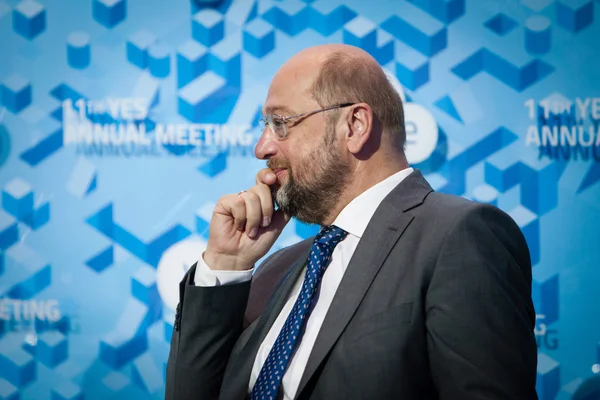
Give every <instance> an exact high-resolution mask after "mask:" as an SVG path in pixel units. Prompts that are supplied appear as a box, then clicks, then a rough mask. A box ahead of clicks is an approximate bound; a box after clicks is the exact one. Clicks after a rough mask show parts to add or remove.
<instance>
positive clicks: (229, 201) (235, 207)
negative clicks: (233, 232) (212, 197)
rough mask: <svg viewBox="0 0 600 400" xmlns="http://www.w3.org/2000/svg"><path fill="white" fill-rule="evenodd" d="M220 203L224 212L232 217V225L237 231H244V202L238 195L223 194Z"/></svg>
mask: <svg viewBox="0 0 600 400" xmlns="http://www.w3.org/2000/svg"><path fill="white" fill-rule="evenodd" d="M220 204H221V206H222V208H223V211H225V213H226V214H229V215H231V216H232V217H233V226H235V229H237V230H238V231H242V232H243V231H244V229H245V226H246V202H245V201H244V199H242V198H241V196H240V195H229V196H225V197H223V198H222V199H221V200H220Z"/></svg>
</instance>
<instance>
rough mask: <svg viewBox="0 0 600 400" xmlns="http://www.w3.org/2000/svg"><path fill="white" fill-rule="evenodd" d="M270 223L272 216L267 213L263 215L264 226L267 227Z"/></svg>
mask: <svg viewBox="0 0 600 400" xmlns="http://www.w3.org/2000/svg"><path fill="white" fill-rule="evenodd" d="M270 223H271V218H270V217H268V216H267V215H265V216H264V217H263V224H262V226H263V228H266V227H267V226H269V224H270Z"/></svg>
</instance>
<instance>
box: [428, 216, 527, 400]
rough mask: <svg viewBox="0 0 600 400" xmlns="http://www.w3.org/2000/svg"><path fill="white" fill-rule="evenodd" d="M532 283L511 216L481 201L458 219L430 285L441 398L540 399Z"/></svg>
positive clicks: (432, 349) (434, 365)
mask: <svg viewBox="0 0 600 400" xmlns="http://www.w3.org/2000/svg"><path fill="white" fill-rule="evenodd" d="M531 280H532V277H531V261H530V256H529V250H528V248H527V244H526V242H525V239H524V237H523V235H522V233H521V230H520V229H519V227H518V226H517V225H516V224H515V223H514V221H513V220H512V219H511V218H510V217H509V216H508V215H506V214H505V213H504V212H502V211H501V210H499V209H497V208H495V207H492V206H487V205H478V206H476V207H473V208H472V209H471V210H470V211H468V212H466V213H464V215H462V216H461V217H458V218H457V220H456V221H455V222H454V226H453V227H452V228H451V229H450V232H449V233H448V235H447V237H446V238H445V240H444V243H443V244H442V247H441V249H440V253H439V257H438V260H437V262H436V265H435V267H434V270H433V272H432V275H431V280H430V285H429V288H428V289H427V300H426V312H427V316H426V325H427V344H428V354H429V361H430V367H431V371H432V376H433V380H434V383H435V385H436V387H437V390H438V393H439V398H440V399H452V400H454V399H463V400H470V399H473V400H474V399H482V400H483V399H489V400H491V399H494V400H496V399H506V400H513V399H523V400H528V399H537V394H536V391H535V384H536V368H537V346H536V342H535V336H534V326H535V311H534V307H533V303H532V299H531Z"/></svg>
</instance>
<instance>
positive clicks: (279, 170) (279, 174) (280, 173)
mask: <svg viewBox="0 0 600 400" xmlns="http://www.w3.org/2000/svg"><path fill="white" fill-rule="evenodd" d="M273 172H274V173H275V176H277V178H281V177H282V176H283V174H285V173H286V172H287V169H286V168H275V169H274V170H273Z"/></svg>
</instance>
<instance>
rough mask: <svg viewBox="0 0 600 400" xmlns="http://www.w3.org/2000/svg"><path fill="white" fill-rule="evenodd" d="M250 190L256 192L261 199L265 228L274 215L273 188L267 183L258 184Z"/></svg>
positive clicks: (262, 221) (262, 220) (263, 225)
mask: <svg viewBox="0 0 600 400" xmlns="http://www.w3.org/2000/svg"><path fill="white" fill-rule="evenodd" d="M250 191H251V192H252V193H254V194H256V195H257V196H258V197H259V199H260V206H261V209H262V219H261V224H260V226H262V227H263V228H265V227H267V226H269V224H270V223H271V218H272V217H273V208H274V206H273V196H272V195H271V189H269V187H268V186H266V185H260V184H259V185H256V186H254V187H253V188H251V189H250Z"/></svg>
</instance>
